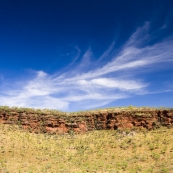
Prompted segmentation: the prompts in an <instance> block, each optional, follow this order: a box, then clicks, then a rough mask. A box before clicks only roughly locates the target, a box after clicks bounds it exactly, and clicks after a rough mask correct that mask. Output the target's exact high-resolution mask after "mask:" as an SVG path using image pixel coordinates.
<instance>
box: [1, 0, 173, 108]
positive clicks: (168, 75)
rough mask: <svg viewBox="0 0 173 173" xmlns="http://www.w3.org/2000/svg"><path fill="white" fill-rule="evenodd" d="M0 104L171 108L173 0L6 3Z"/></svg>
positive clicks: (18, 0)
mask: <svg viewBox="0 0 173 173" xmlns="http://www.w3.org/2000/svg"><path fill="white" fill-rule="evenodd" d="M0 105H2V106H4V105H6V106H18V107H33V108H50V109H59V110H62V111H77V110H85V109H94V108H102V107H103V108H104V107H112V106H129V105H133V106H152V107H153V106H154V107H159V106H166V107H173V1H171V0H154V1H151V0H150V1H148V0H141V1H137V0H131V1H129V0H64V1H62V2H61V1H57V0H49V1H48V0H37V1H34V0H26V1H23V0H16V1H13V0H5V1H0Z"/></svg>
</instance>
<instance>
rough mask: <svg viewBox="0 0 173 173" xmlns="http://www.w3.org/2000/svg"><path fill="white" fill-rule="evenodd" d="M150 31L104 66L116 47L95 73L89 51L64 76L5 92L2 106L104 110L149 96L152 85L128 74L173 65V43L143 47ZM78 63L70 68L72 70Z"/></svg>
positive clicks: (40, 77) (40, 75) (39, 76)
mask: <svg viewBox="0 0 173 173" xmlns="http://www.w3.org/2000/svg"><path fill="white" fill-rule="evenodd" d="M148 29H149V23H146V24H145V25H144V26H143V27H140V28H138V29H137V31H136V32H135V33H134V34H132V36H131V37H130V39H129V40H128V41H127V42H126V44H125V45H124V46H123V47H122V50H121V51H120V52H119V54H117V55H114V57H113V58H112V60H111V61H110V62H107V64H105V65H102V66H100V65H99V62H101V61H102V60H103V59H104V58H109V56H112V51H113V49H114V46H115V43H112V44H111V46H110V47H109V48H108V50H106V51H105V52H104V53H103V55H102V56H101V57H100V59H99V60H98V61H96V62H94V65H93V67H94V68H93V69H92V64H91V61H90V58H91V57H92V56H93V53H92V51H91V49H89V50H88V51H86V53H85V54H84V55H83V56H82V61H81V63H80V64H79V65H78V66H77V67H75V68H74V69H70V70H69V71H67V72H64V73H63V74H61V75H59V74H54V75H49V74H47V73H45V72H44V71H38V72H37V73H36V74H35V77H34V78H33V79H32V80H29V81H27V82H25V83H24V84H22V86H21V88H20V87H19V88H17V89H10V87H9V88H2V89H1V90H2V91H1V93H3V94H1V93H0V105H8V106H20V107H34V108H51V109H60V110H66V111H69V110H70V111H73V110H81V109H89V108H94V107H98V106H103V105H106V104H108V103H110V102H112V101H115V100H117V99H123V98H127V97H129V96H130V95H131V94H133V95H135V94H138V93H145V92H146V93H147V91H146V89H147V87H148V86H149V83H148V82H146V81H145V79H142V80H141V79H137V78H135V77H134V76H133V75H132V76H131V78H130V79H129V78H128V79H127V78H125V77H124V73H130V72H131V71H132V70H137V69H141V68H144V67H147V66H148V65H150V66H151V67H156V66H157V64H161V63H163V62H164V63H169V64H170V63H173V49H172V47H173V41H172V40H164V41H162V42H159V43H155V44H153V45H146V44H145V45H143V43H144V42H145V43H146V40H148V39H149V38H150V36H149V33H148ZM77 50H78V54H77V56H76V57H75V58H74V62H75V61H76V60H77V59H78V58H79V56H81V55H80V54H81V51H80V50H79V49H78V48H77ZM74 62H73V63H71V64H70V66H69V67H72V66H73V64H74ZM96 65H97V67H95V66H96ZM116 72H121V76H119V77H114V75H111V74H116Z"/></svg>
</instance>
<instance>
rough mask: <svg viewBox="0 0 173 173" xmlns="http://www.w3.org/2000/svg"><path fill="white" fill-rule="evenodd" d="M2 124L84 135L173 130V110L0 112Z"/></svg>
mask: <svg viewBox="0 0 173 173" xmlns="http://www.w3.org/2000/svg"><path fill="white" fill-rule="evenodd" d="M0 123H1V124H15V125H19V126H20V127H21V128H23V129H27V130H29V131H30V132H35V133H50V134H61V133H70V132H75V133H85V132H86V131H91V130H107V129H110V130H117V129H133V128H140V129H142V128H146V129H149V130H150V129H154V128H157V127H159V126H168V127H172V126H173V109H140V108H139V109H131V110H128V109H127V110H121V109H117V110H111V111H110V110H102V111H100V112H94V111H90V112H83V113H81V114H80V113H78V114H77V115H75V114H70V113H66V114H65V113H63V114H62V115H61V113H58V114H51V112H50V113H45V112H44V111H43V112H37V111H21V110H12V109H9V110H2V109H1V110H0Z"/></svg>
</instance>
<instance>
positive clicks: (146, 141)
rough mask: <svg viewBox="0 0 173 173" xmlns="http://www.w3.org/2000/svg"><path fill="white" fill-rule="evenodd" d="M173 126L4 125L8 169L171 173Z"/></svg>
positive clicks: (0, 144)
mask: <svg viewBox="0 0 173 173" xmlns="http://www.w3.org/2000/svg"><path fill="white" fill-rule="evenodd" d="M172 163H173V129H168V128H164V127H162V128H160V129H156V130H151V131H146V130H143V131H128V130H126V131H120V130H117V131H114V130H113V131H111V130H110V131H103V130H100V131H91V132H87V133H86V134H82V135H75V134H64V135H48V134H34V133H28V132H26V131H24V130H22V129H20V128H19V127H18V126H9V125H0V172H2V173H24V172H27V173H35V172H41V173H48V172H49V173H57V172H59V173H61V172H62V173H63V172H64V173H73V172H74V173H78V172H79V173H84V172H98V173H101V172H104V173H106V172H107V173H109V172H111V173H113V172H114V173H124V172H125V173H138V172H140V173H171V172H173V165H172Z"/></svg>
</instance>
